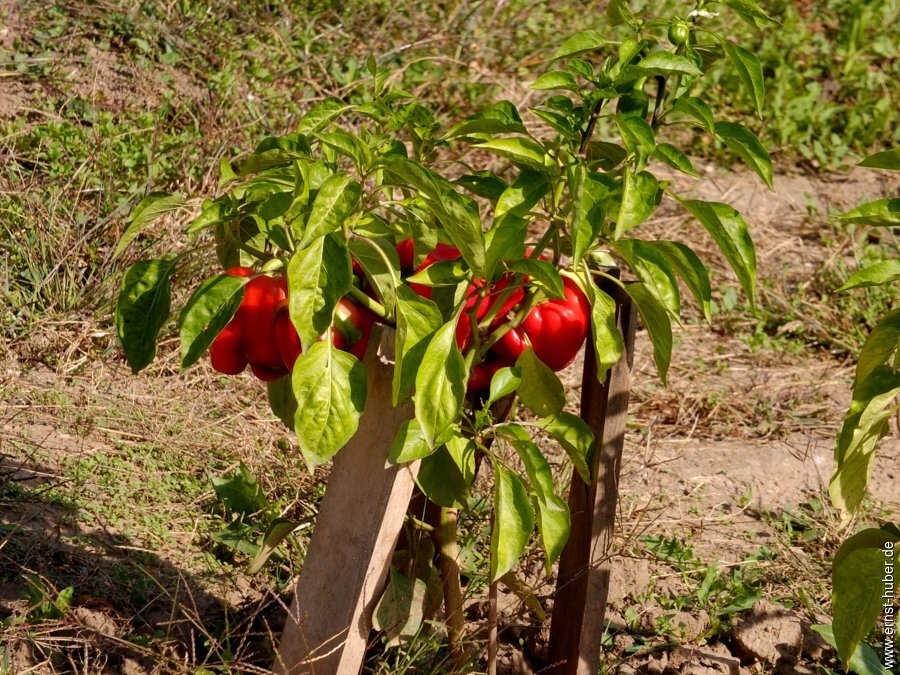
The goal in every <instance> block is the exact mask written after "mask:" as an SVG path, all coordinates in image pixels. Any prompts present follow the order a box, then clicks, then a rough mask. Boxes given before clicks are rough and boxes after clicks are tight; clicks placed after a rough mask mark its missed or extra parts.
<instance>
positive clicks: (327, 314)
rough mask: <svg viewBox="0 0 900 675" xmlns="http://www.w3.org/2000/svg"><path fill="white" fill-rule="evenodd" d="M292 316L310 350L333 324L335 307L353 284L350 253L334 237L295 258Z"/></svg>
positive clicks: (290, 279) (290, 273)
mask: <svg viewBox="0 0 900 675" xmlns="http://www.w3.org/2000/svg"><path fill="white" fill-rule="evenodd" d="M287 276H288V289H289V290H290V298H289V303H290V313H291V321H292V322H293V324H294V328H296V329H297V335H298V336H300V344H301V345H302V346H303V350H304V351H306V350H308V349H309V348H310V346H312V344H313V343H314V342H315V341H316V340H318V339H319V337H320V336H321V335H322V334H323V333H324V332H325V330H326V329H327V328H328V326H330V325H331V319H332V314H333V313H334V307H335V305H336V304H337V303H338V300H340V299H341V298H342V297H343V296H344V294H345V293H346V292H347V291H348V290H350V285H351V284H352V283H353V273H352V272H351V269H350V254H349V253H348V252H347V249H346V248H344V246H342V245H341V244H340V243H338V241H337V240H335V239H334V238H332V237H330V236H324V237H319V238H318V239H316V240H315V241H314V242H313V243H312V245H310V246H309V247H308V248H305V249H303V250H302V251H297V252H296V253H295V254H294V255H293V256H291V259H290V261H289V262H288V266H287Z"/></svg>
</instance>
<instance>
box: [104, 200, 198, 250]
mask: <svg viewBox="0 0 900 675" xmlns="http://www.w3.org/2000/svg"><path fill="white" fill-rule="evenodd" d="M184 206H185V201H184V199H182V198H181V197H179V196H178V195H170V194H166V193H165V192H151V193H150V194H149V195H147V196H146V197H144V198H143V199H142V200H141V201H140V202H138V205H137V206H135V207H134V210H133V211H132V212H131V216H129V218H128V222H127V223H125V229H124V230H123V231H122V236H121V237H119V243H118V244H117V245H116V250H115V251H113V258H117V257H118V256H119V255H120V254H121V253H122V251H124V250H125V249H126V248H128V244H130V243H131V242H132V241H134V240H135V238H136V237H137V236H138V235H139V234H140V233H141V232H143V231H144V230H145V229H147V227H149V226H150V225H151V224H152V223H153V222H154V221H155V220H156V219H157V218H159V217H160V216H161V215H163V214H164V213H168V212H170V211H177V210H178V209H180V208H184Z"/></svg>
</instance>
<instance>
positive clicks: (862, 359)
mask: <svg viewBox="0 0 900 675" xmlns="http://www.w3.org/2000/svg"><path fill="white" fill-rule="evenodd" d="M897 347H900V308H897V309H895V310H893V311H891V312H888V313H887V314H886V315H885V316H883V317H882V318H881V320H880V321H879V322H878V323H877V324H876V325H875V328H873V329H872V332H871V333H869V337H867V338H866V341H865V343H864V344H863V347H862V350H860V352H859V359H858V360H857V362H856V379H855V380H854V386H857V385H858V384H859V383H860V382H862V381H863V380H864V379H866V378H867V377H868V376H869V373H871V372H872V371H873V370H875V369H876V368H877V367H878V366H881V365H883V364H884V363H885V362H886V361H887V360H888V358H889V357H890V355H891V354H893V353H894V352H895V351H896V350H897Z"/></svg>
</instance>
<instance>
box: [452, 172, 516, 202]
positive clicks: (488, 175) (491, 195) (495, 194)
mask: <svg viewBox="0 0 900 675" xmlns="http://www.w3.org/2000/svg"><path fill="white" fill-rule="evenodd" d="M453 182H454V183H456V184H457V185H462V186H463V187H464V188H466V190H468V191H469V192H471V193H472V194H475V195H478V196H479V197H484V198H485V199H490V200H491V201H492V202H496V201H497V200H498V199H500V195H502V194H503V192H504V191H505V190H506V188H508V187H509V185H508V184H507V183H506V181H505V180H503V179H502V178H500V177H499V176H497V175H496V174H495V173H494V172H493V171H476V172H475V173H467V174H466V175H464V176H460V177H459V178H457V179H456V180H455V181H453Z"/></svg>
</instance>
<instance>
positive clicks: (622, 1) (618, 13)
mask: <svg viewBox="0 0 900 675" xmlns="http://www.w3.org/2000/svg"><path fill="white" fill-rule="evenodd" d="M606 17H607V18H608V19H609V21H610V23H612V25H613V26H618V25H620V24H623V23H625V24H628V26H629V27H630V28H631V29H633V30H635V31H636V30H637V21H636V17H635V16H634V12H632V11H631V8H630V7H629V6H628V0H609V2H608V3H607V5H606Z"/></svg>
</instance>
